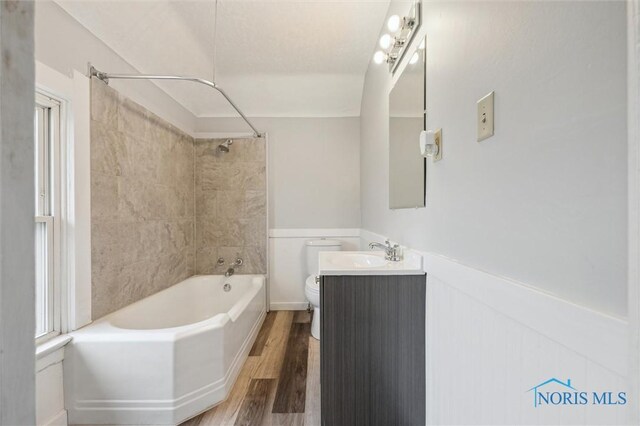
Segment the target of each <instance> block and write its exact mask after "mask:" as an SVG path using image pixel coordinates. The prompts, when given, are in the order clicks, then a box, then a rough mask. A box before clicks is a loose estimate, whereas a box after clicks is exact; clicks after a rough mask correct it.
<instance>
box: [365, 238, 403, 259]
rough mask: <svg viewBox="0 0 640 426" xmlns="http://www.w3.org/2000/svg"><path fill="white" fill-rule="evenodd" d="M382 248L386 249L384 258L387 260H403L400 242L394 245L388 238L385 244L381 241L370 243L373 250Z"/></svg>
mask: <svg viewBox="0 0 640 426" xmlns="http://www.w3.org/2000/svg"><path fill="white" fill-rule="evenodd" d="M376 247H378V248H381V249H382V250H384V258H385V259H386V260H390V261H392V262H400V261H401V260H402V249H401V248H400V246H399V245H398V244H394V245H393V246H392V245H391V243H390V242H389V240H386V241H385V242H384V244H381V243H376V242H373V243H369V248H370V249H371V250H373V249H374V248H376Z"/></svg>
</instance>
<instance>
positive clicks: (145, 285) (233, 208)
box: [91, 80, 267, 319]
mask: <svg viewBox="0 0 640 426" xmlns="http://www.w3.org/2000/svg"><path fill="white" fill-rule="evenodd" d="M91 90H92V94H91V118H92V121H91V171H92V177H91V191H92V197H91V208H92V250H91V252H92V272H93V279H92V288H93V295H92V305H93V317H94V319H95V318H99V317H101V316H103V315H106V314H108V313H110V312H113V311H115V310H117V309H120V308H122V307H124V306H126V305H128V304H131V303H133V302H135V301H137V300H139V299H141V298H144V297H147V296H149V295H151V294H153V293H155V292H157V291H161V290H163V289H165V288H167V287H169V286H171V285H173V284H175V283H177V282H179V281H182V280H184V279H185V278H187V277H189V276H191V275H193V274H196V273H197V274H222V273H224V271H225V270H226V269H227V268H228V266H229V264H230V263H231V262H233V260H234V259H235V258H236V256H240V257H242V258H243V259H244V262H245V263H244V265H243V266H242V267H241V268H238V269H237V271H236V273H239V274H264V273H266V265H267V261H266V235H267V228H266V215H267V211H266V204H267V199H266V149H265V144H264V140H258V139H251V138H249V139H236V140H234V143H233V144H232V146H231V151H230V152H229V153H227V154H222V153H220V152H218V150H217V146H218V145H219V144H220V143H222V142H224V139H209V140H197V141H195V140H194V139H193V138H191V137H190V136H188V135H186V134H184V133H182V132H181V131H180V130H179V129H177V128H175V127H174V126H172V125H170V124H169V123H167V122H165V121H163V120H162V119H160V118H159V117H157V116H155V115H154V114H152V113H150V112H149V111H147V110H146V109H144V108H143V107H141V106H140V105H138V104H136V103H135V102H132V101H131V100H129V99H126V98H124V97H122V96H120V95H119V94H118V93H117V92H116V91H115V90H113V89H111V88H110V87H108V86H106V85H105V84H104V83H102V82H99V81H95V80H94V81H92V84H91ZM220 256H223V257H225V260H226V264H225V265H222V266H221V265H217V260H218V258H219V257H220Z"/></svg>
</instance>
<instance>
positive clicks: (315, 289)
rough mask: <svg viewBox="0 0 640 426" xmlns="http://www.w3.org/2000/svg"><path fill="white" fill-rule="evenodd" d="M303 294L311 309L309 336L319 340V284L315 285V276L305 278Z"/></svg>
mask: <svg viewBox="0 0 640 426" xmlns="http://www.w3.org/2000/svg"><path fill="white" fill-rule="evenodd" d="M304 294H305V296H307V300H308V301H309V303H311V306H312V307H313V319H312V320H311V335H312V336H313V337H315V338H316V339H318V340H320V284H318V283H316V277H315V275H309V277H307V280H306V281H305V284H304Z"/></svg>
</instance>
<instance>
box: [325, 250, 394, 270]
mask: <svg viewBox="0 0 640 426" xmlns="http://www.w3.org/2000/svg"><path fill="white" fill-rule="evenodd" d="M329 263H331V264H332V265H334V266H337V267H340V268H379V267H381V266H384V265H386V264H387V261H386V260H385V259H384V257H381V256H378V255H375V254H364V253H344V254H341V255H339V256H333V257H331V258H330V259H329Z"/></svg>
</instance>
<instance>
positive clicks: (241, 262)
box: [223, 257, 244, 278]
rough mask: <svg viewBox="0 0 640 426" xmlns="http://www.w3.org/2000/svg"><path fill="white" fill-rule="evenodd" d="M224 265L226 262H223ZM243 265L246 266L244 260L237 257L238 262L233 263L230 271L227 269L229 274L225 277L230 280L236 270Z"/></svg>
mask: <svg viewBox="0 0 640 426" xmlns="http://www.w3.org/2000/svg"><path fill="white" fill-rule="evenodd" d="M223 263H224V260H223ZM242 265H244V260H242V258H241V257H236V260H234V261H233V263H232V264H231V265H230V267H229V269H227V272H225V273H224V276H225V277H227V278H229V277H230V276H231V275H233V274H234V273H235V272H236V270H235V268H239V267H241V266H242Z"/></svg>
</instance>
